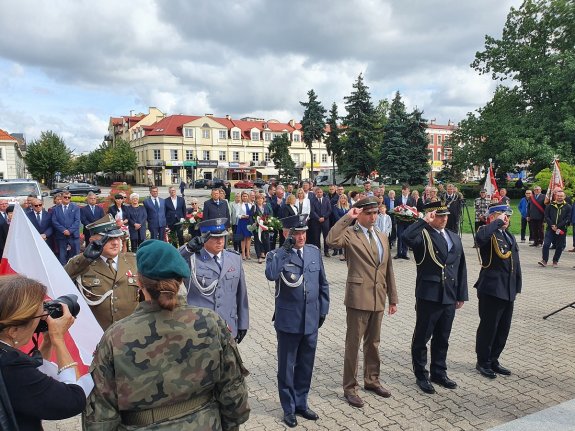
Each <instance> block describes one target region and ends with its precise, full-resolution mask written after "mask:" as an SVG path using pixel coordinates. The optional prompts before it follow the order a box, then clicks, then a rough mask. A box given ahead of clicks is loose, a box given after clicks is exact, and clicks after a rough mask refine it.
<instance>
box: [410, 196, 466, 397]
mask: <svg viewBox="0 0 575 431" xmlns="http://www.w3.org/2000/svg"><path fill="white" fill-rule="evenodd" d="M424 210H425V217H424V218H423V219H420V220H418V221H417V222H415V223H413V224H412V225H410V226H409V227H408V228H407V229H406V230H405V231H404V233H403V240H404V241H405V243H406V244H407V245H408V246H409V247H411V248H412V249H413V254H414V256H415V262H416V264H417V278H416V282H415V297H416V302H415V303H416V322H415V330H414V332H413V340H412V344H411V358H412V363H413V372H414V374H415V378H416V382H417V386H419V388H420V389H421V390H422V391H423V392H425V393H428V394H433V393H434V392H435V388H434V387H433V385H432V382H433V383H436V384H438V385H440V386H443V387H445V388H448V389H455V388H456V387H457V383H455V382H454V381H453V380H451V379H450V378H449V377H447V363H446V359H447V348H448V346H449V335H450V334H451V327H452V325H453V319H454V318H455V310H456V309H459V308H461V307H462V306H463V303H464V301H467V300H468V299H469V298H468V292H467V267H466V264H465V254H464V253H463V245H462V244H461V239H460V238H459V236H458V235H457V234H456V233H455V232H453V231H450V230H449V229H445V226H446V224H447V220H448V217H447V216H448V214H449V209H448V208H447V207H446V206H445V204H442V203H441V202H430V203H428V204H427V205H425V207H424ZM429 339H431V362H430V373H429V372H428V371H427V369H426V368H425V367H426V364H427V342H428V341H429ZM430 375H431V378H429V376H430ZM430 380H431V381H430Z"/></svg>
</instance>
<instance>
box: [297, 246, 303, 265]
mask: <svg viewBox="0 0 575 431" xmlns="http://www.w3.org/2000/svg"><path fill="white" fill-rule="evenodd" d="M296 251H297V256H298V257H299V258H300V259H301V261H302V262H303V255H302V254H301V248H298V249H297V250H296Z"/></svg>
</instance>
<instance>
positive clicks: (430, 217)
mask: <svg viewBox="0 0 575 431" xmlns="http://www.w3.org/2000/svg"><path fill="white" fill-rule="evenodd" d="M423 220H425V222H427V223H431V222H432V221H433V220H435V211H430V212H428V213H425V217H423Z"/></svg>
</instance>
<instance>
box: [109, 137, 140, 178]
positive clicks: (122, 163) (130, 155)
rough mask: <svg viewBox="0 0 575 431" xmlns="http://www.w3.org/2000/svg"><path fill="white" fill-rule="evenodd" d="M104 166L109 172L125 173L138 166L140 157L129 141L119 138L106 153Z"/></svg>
mask: <svg viewBox="0 0 575 431" xmlns="http://www.w3.org/2000/svg"><path fill="white" fill-rule="evenodd" d="M103 166H104V168H105V170H106V171H107V172H112V173H117V172H121V173H122V174H125V173H126V172H128V171H131V170H133V169H135V168H136V166H138V157H137V155H136V152H135V151H134V150H133V149H132V147H131V146H130V143H129V142H126V141H124V140H122V139H118V140H116V143H115V144H114V146H113V147H110V148H108V149H107V150H106V152H105V153H104V158H103Z"/></svg>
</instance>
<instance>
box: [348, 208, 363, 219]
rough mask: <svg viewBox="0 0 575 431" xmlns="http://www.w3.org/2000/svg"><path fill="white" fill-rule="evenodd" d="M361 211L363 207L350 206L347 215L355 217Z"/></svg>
mask: <svg viewBox="0 0 575 431" xmlns="http://www.w3.org/2000/svg"><path fill="white" fill-rule="evenodd" d="M362 211H363V208H353V207H352V208H351V209H350V210H349V211H348V212H347V214H348V215H349V217H350V218H351V219H356V218H357V216H358V215H360V214H361V212H362Z"/></svg>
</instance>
